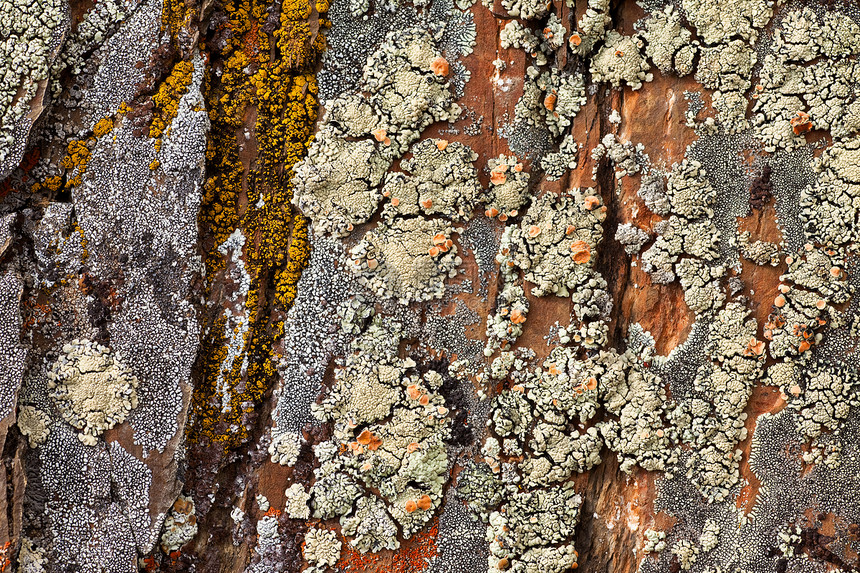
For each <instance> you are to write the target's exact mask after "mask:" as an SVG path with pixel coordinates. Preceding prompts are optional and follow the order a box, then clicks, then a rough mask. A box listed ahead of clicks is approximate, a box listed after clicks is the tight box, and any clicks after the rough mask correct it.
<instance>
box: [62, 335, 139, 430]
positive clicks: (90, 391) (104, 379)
mask: <svg viewBox="0 0 860 573" xmlns="http://www.w3.org/2000/svg"><path fill="white" fill-rule="evenodd" d="M62 350H63V354H61V355H60V356H59V358H58V359H57V361H56V362H55V363H54V366H53V367H52V369H51V371H50V372H49V374H48V376H49V382H48V387H49V388H50V390H51V392H50V395H51V397H52V398H53V399H54V400H55V401H56V403H57V407H58V409H59V410H60V414H61V415H62V416H63V419H64V420H66V421H67V422H68V423H69V424H71V425H72V426H74V427H75V428H77V429H78V430H79V431H80V433H79V434H78V438H80V440H81V441H82V442H83V443H85V444H87V445H95V443H96V438H97V437H98V436H100V435H101V434H102V432H104V431H105V430H109V429H110V428H113V427H114V426H115V425H116V424H120V423H122V422H123V421H125V419H126V417H127V416H128V414H129V412H131V411H132V410H133V409H134V408H136V407H137V391H136V388H137V385H138V381H137V378H136V377H135V376H134V374H132V372H131V370H129V369H128V367H126V366H125V365H124V364H122V362H121V357H120V356H119V354H118V353H113V352H111V351H110V350H109V349H108V348H106V347H104V346H102V345H100V344H97V343H95V342H92V341H89V340H78V339H75V340H73V341H72V342H70V343H68V344H65V345H64V346H63V349H62Z"/></svg>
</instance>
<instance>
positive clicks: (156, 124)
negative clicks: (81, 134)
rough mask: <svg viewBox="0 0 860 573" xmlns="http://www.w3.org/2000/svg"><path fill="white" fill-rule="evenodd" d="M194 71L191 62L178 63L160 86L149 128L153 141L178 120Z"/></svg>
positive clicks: (154, 99) (153, 98) (156, 93)
mask: <svg viewBox="0 0 860 573" xmlns="http://www.w3.org/2000/svg"><path fill="white" fill-rule="evenodd" d="M193 71H194V64H192V63H191V62H189V61H184V60H183V61H179V62H177V63H176V65H175V66H173V69H172V70H171V71H170V75H169V76H167V79H165V80H164V81H163V82H162V83H161V85H160V86H158V90H156V92H155V94H154V95H153V96H152V103H153V110H152V125H150V127H149V136H150V137H152V138H153V139H159V138H160V137H161V136H162V135H164V131H165V130H166V129H167V126H168V125H170V122H172V121H173V120H174V118H176V113H177V111H178V110H179V100H180V98H182V96H183V95H185V94H186V93H188V86H190V85H191V75H192V72H193ZM97 127H98V126H97Z"/></svg>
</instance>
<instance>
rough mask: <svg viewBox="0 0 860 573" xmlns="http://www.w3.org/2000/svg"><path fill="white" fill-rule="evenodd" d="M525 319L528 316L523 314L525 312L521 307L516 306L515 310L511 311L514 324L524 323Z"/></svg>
mask: <svg viewBox="0 0 860 573" xmlns="http://www.w3.org/2000/svg"><path fill="white" fill-rule="evenodd" d="M525 321H526V316H525V315H524V314H523V312H522V311H521V310H520V309H518V308H515V309H514V311H513V312H512V313H511V322H513V323H514V324H522V323H524V322H525Z"/></svg>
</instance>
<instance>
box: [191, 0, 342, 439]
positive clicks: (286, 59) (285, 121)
mask: <svg viewBox="0 0 860 573" xmlns="http://www.w3.org/2000/svg"><path fill="white" fill-rule="evenodd" d="M268 6H269V5H268V4H267V3H264V2H262V1H260V0H225V2H224V9H225V12H226V15H227V18H226V22H225V23H224V24H223V28H225V29H222V30H218V32H225V33H224V34H223V35H222V37H225V38H226V44H227V45H226V48H224V49H223V50H222V51H220V52H210V54H209V57H210V62H212V65H210V66H207V68H208V69H212V68H214V67H215V65H216V62H217V64H220V67H219V69H220V71H221V74H220V76H219V77H215V76H213V75H212V74H209V75H208V77H207V78H206V94H207V95H206V100H207V103H208V109H209V117H210V121H211V124H212V128H211V131H210V138H209V142H208V146H207V151H206V159H207V165H208V177H207V180H206V182H205V185H204V195H203V203H202V206H201V214H200V224H201V228H202V229H203V230H204V231H205V233H206V234H207V235H208V236H209V237H210V238H211V239H210V240H208V241H207V245H209V248H208V252H207V254H206V269H207V280H208V282H209V284H210V285H211V284H213V283H214V281H215V280H216V278H217V276H218V273H219V272H220V271H221V270H223V269H224V267H225V260H224V257H223V256H222V254H221V253H219V252H218V246H219V245H221V244H222V243H223V242H224V241H225V240H226V239H227V238H228V237H229V236H230V235H231V234H232V233H233V232H234V230H236V229H237V228H238V229H241V231H242V233H243V235H244V236H245V237H246V239H247V240H246V243H245V248H244V252H243V262H244V264H245V268H246V271H247V272H248V274H249V275H250V276H251V287H250V290H249V292H248V295H247V298H246V301H245V308H246V312H247V313H248V315H249V317H250V328H249V329H248V331H247V334H246V336H245V339H244V345H243V348H242V353H241V355H240V356H238V357H236V358H235V360H233V361H232V363H230V364H225V363H224V361H225V360H226V358H227V351H226V346H225V345H226V342H227V341H226V339H225V336H224V327H225V324H226V322H225V319H224V316H223V315H222V316H220V317H218V318H217V319H216V320H215V321H214V324H213V325H212V327H211V328H210V329H209V332H210V335H209V339H208V340H206V341H204V343H203V346H204V352H203V356H206V357H207V358H206V360H205V363H204V365H203V377H204V380H203V381H202V383H201V384H198V385H196V386H195V390H194V395H193V397H192V410H193V415H194V422H193V423H192V424H190V425H189V430H188V433H189V438H190V439H191V441H192V442H195V443H211V442H216V443H220V444H222V445H223V446H224V448H225V449H229V448H232V447H235V446H237V445H239V444H241V443H242V442H243V441H244V440H246V439H247V437H248V434H247V427H246V426H247V419H246V415H247V414H248V412H250V411H253V410H254V408H248V407H247V405H246V406H244V407H243V405H242V404H243V403H251V404H254V405H256V404H259V403H260V402H261V401H262V399H263V396H264V395H265V393H266V392H267V391H268V390H269V389H270V388H271V386H272V384H273V383H274V381H275V377H276V375H277V372H276V369H275V364H274V361H273V360H272V358H273V346H274V344H275V342H276V341H277V340H278V339H279V338H281V337H282V336H283V332H284V329H283V323H282V322H281V321H280V320H279V319H278V318H277V317H278V316H279V315H280V313H281V312H282V311H284V310H286V309H287V308H288V307H289V306H290V305H291V304H292V303H293V300H294V299H295V296H296V284H297V283H298V280H299V277H300V276H301V272H302V269H304V267H305V266H306V265H307V261H308V258H309V257H310V243H309V241H308V222H307V220H306V219H305V218H304V217H303V216H302V215H301V214H300V213H297V212H295V211H294V209H293V208H292V207H291V205H290V200H291V199H292V196H293V185H292V167H293V165H295V163H296V162H298V161H299V160H300V159H301V158H302V157H303V155H304V154H305V153H306V151H307V147H308V144H309V143H310V140H311V138H312V133H313V127H314V124H315V122H316V119H317V107H318V105H319V101H318V98H317V94H318V89H317V84H316V77H315V75H314V68H315V66H316V63H317V61H318V58H319V56H320V54H321V53H322V51H323V50H324V49H325V39H324V36H323V35H322V33H321V30H323V29H325V28H327V27H328V26H330V23H329V22H328V21H327V20H325V19H324V18H323V17H322V16H320V14H322V13H323V12H324V11H325V10H327V9H328V2H327V1H325V0H320V1H317V2H310V1H309V0H286V1H284V3H283V4H282V6H281V11H280V17H279V27H278V28H277V29H276V30H275V31H274V32H273V33H271V34H268V33H267V32H265V31H264V28H263V22H264V20H265V18H266V17H267V14H268V10H267V8H268ZM314 11H316V12H317V14H316V15H315V14H314ZM313 17H319V24H320V25H319V26H313V27H312V26H311V21H310V19H311V18H313ZM313 29H318V30H319V31H317V32H312V30H313ZM226 32H229V33H226ZM251 113H253V114H254V115H253V116H252V115H251ZM249 117H255V118H256V119H255V120H254V124H253V130H251V129H250V126H248V125H247V120H248V118H249ZM246 129H247V130H248V131H249V132H250V134H251V135H252V136H253V137H249V138H247V139H246V137H245V136H244V133H245V130H246ZM240 146H242V148H243V149H240ZM243 159H244V160H245V161H246V162H247V161H249V160H251V159H253V161H251V163H250V168H249V169H246V168H245V165H244V164H243ZM243 363H245V364H247V372H245V373H244V375H243V373H242V372H241V366H242V364H243ZM219 376H224V378H225V379H226V380H227V381H228V386H229V392H230V408H229V411H227V412H223V411H222V405H221V399H222V396H221V395H220V393H219V389H218V384H217V382H218V379H219ZM229 428H232V429H233V430H232V431H227V429H229ZM235 428H238V430H235Z"/></svg>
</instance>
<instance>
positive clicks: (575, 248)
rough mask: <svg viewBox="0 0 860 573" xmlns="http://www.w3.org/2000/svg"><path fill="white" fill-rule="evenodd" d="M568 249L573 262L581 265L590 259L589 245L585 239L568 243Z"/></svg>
mask: <svg viewBox="0 0 860 573" xmlns="http://www.w3.org/2000/svg"><path fill="white" fill-rule="evenodd" d="M570 250H571V252H572V253H573V254H572V255H571V256H572V257H573V262H575V263H576V264H578V265H582V264H585V263H587V262H588V261H590V260H591V247H589V246H588V243H586V242H585V241H574V242H573V244H572V245H570Z"/></svg>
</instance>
